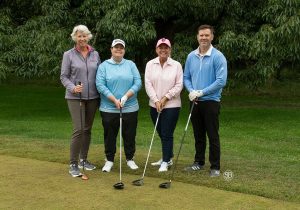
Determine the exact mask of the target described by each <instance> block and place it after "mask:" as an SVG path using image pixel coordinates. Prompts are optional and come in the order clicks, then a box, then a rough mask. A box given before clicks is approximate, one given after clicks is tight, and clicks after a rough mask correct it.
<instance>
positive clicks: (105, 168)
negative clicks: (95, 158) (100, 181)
mask: <svg viewBox="0 0 300 210" xmlns="http://www.w3.org/2000/svg"><path fill="white" fill-rule="evenodd" d="M113 165H114V162H111V161H108V160H107V161H106V162H105V165H104V166H103V168H102V171H103V172H110V171H111V168H112V167H113Z"/></svg>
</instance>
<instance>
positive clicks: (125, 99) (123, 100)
mask: <svg viewBox="0 0 300 210" xmlns="http://www.w3.org/2000/svg"><path fill="white" fill-rule="evenodd" d="M127 99H128V97H127V95H124V96H123V97H122V98H121V106H122V107H123V106H124V105H125V103H126V101H127Z"/></svg>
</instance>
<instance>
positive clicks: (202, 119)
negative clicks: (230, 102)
mask: <svg viewBox="0 0 300 210" xmlns="http://www.w3.org/2000/svg"><path fill="white" fill-rule="evenodd" d="M219 114H220V102H217V101H197V104H195V106H194V109H193V112H192V116H191V121H192V125H193V130H194V137H195V148H196V154H195V162H198V163H199V164H200V165H204V164H205V149H206V135H207V136H208V139H209V162H210V165H211V166H210V168H211V169H216V170H220V153H221V148H220V139H219Z"/></svg>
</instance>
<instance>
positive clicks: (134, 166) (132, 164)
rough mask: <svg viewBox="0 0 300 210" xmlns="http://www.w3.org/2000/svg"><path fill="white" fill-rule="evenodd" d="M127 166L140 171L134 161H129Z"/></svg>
mask: <svg viewBox="0 0 300 210" xmlns="http://www.w3.org/2000/svg"><path fill="white" fill-rule="evenodd" d="M127 165H128V166H129V168H130V169H132V170H136V169H138V168H139V167H138V166H137V165H136V164H135V162H134V161H133V160H128V161H127Z"/></svg>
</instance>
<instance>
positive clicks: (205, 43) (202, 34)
mask: <svg viewBox="0 0 300 210" xmlns="http://www.w3.org/2000/svg"><path fill="white" fill-rule="evenodd" d="M213 39H214V35H213V33H212V31H211V30H210V29H209V28H206V29H201V30H199V31H198V34H197V40H198V43H199V46H200V49H201V50H202V49H203V50H208V49H209V47H210V45H211V42H212V40H213Z"/></svg>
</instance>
